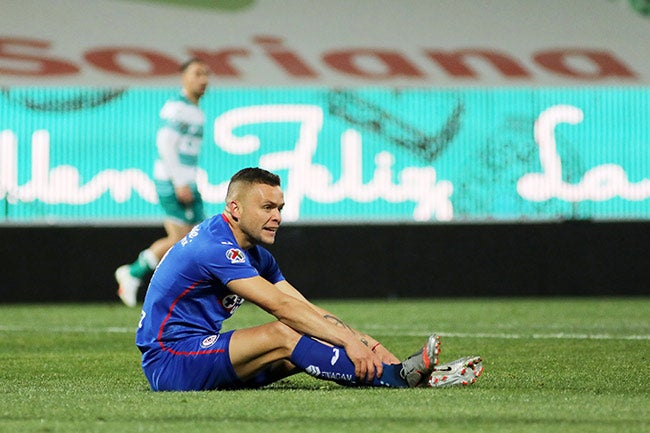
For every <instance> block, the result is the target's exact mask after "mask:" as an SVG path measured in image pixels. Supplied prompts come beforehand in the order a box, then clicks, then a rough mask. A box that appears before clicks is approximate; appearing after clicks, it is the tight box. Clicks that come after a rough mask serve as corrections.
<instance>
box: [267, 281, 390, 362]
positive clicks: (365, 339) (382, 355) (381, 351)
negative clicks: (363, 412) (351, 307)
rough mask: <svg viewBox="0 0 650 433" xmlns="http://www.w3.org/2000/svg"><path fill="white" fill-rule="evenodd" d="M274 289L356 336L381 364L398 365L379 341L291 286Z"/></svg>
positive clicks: (281, 284) (285, 285)
mask: <svg viewBox="0 0 650 433" xmlns="http://www.w3.org/2000/svg"><path fill="white" fill-rule="evenodd" d="M276 287H278V289H280V290H281V291H283V292H284V293H286V294H288V295H290V296H294V297H296V298H298V299H301V300H303V301H305V302H307V303H308V304H309V305H310V306H311V307H312V308H313V309H315V310H316V311H317V312H318V313H319V314H320V315H322V316H323V317H324V318H325V319H326V320H329V321H330V322H332V323H333V324H334V325H335V326H340V327H342V328H345V329H348V330H349V331H350V332H352V333H353V334H354V335H356V336H357V338H358V339H359V341H361V343H363V344H364V345H366V346H367V347H369V348H370V349H371V350H372V351H373V352H374V353H375V354H376V355H377V356H378V357H379V359H380V360H381V362H383V363H384V364H399V363H400V360H399V358H397V357H396V356H395V355H393V354H392V353H391V352H390V351H389V350H388V349H386V348H385V347H384V346H383V345H382V344H381V343H380V342H379V341H377V340H375V339H374V338H373V337H371V336H370V335H367V334H364V333H363V332H360V331H358V330H356V329H354V328H352V327H351V326H349V325H348V324H347V323H345V322H343V320H341V319H339V318H338V317H337V316H335V315H334V314H332V313H331V312H329V311H327V310H325V309H324V308H321V307H319V306H318V305H315V304H312V303H311V302H309V301H308V300H307V299H306V298H305V297H304V296H303V295H302V293H300V292H299V291H298V289H296V288H295V287H293V286H292V285H291V283H289V282H288V281H286V280H285V281H280V282H278V283H276Z"/></svg>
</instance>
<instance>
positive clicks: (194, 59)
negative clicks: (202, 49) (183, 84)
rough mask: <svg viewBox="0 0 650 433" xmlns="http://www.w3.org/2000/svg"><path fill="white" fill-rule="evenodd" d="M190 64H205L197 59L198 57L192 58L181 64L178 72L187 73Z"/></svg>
mask: <svg viewBox="0 0 650 433" xmlns="http://www.w3.org/2000/svg"><path fill="white" fill-rule="evenodd" d="M192 63H205V62H204V61H203V60H201V59H199V58H198V57H192V58H190V59H187V60H186V61H184V62H183V63H181V66H180V68H178V72H181V73H183V72H185V71H187V68H189V67H190V65H191V64H192Z"/></svg>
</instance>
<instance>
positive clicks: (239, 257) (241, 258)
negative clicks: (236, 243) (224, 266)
mask: <svg viewBox="0 0 650 433" xmlns="http://www.w3.org/2000/svg"><path fill="white" fill-rule="evenodd" d="M226 258H227V259H228V260H230V263H244V262H245V261H246V256H245V255H244V252H243V251H242V250H240V249H239V248H230V249H229V250H228V251H226Z"/></svg>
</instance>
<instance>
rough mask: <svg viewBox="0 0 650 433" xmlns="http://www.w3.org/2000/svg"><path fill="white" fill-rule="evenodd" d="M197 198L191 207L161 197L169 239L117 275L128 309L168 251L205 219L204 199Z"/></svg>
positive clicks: (141, 253) (119, 288)
mask: <svg viewBox="0 0 650 433" xmlns="http://www.w3.org/2000/svg"><path fill="white" fill-rule="evenodd" d="M195 196H196V198H197V199H196V200H195V202H194V203H192V205H190V206H189V207H188V206H185V205H183V204H182V203H180V202H179V201H178V200H177V199H176V197H175V196H174V195H159V200H160V205H161V206H162V208H163V210H164V211H165V214H166V216H167V217H166V219H165V221H164V223H163V225H164V227H165V232H166V236H165V237H163V238H160V239H158V240H156V241H155V242H153V243H152V244H151V245H150V246H149V247H148V248H147V249H145V250H143V251H141V252H140V253H139V254H138V257H137V259H136V260H135V261H134V262H133V263H131V264H128V265H123V266H120V267H119V268H117V270H116V271H115V279H116V280H117V283H118V291H117V294H118V296H119V297H120V299H121V300H122V302H124V304H125V305H127V306H129V307H133V306H135V305H136V303H137V295H138V289H139V288H140V285H141V284H142V280H143V279H144V278H145V277H146V276H147V275H149V274H150V273H151V272H153V270H154V269H156V266H157V265H158V262H160V260H161V259H162V257H163V256H164V255H165V253H166V252H167V250H169V249H170V248H171V247H172V246H173V245H174V244H175V243H176V242H178V241H179V240H181V239H182V238H183V236H185V235H186V234H187V233H189V231H190V230H191V229H192V227H193V226H194V225H195V224H196V223H198V222H200V221H202V220H203V219H204V218H205V213H204V210H203V201H202V200H201V198H200V197H201V196H200V195H199V194H198V192H196V193H195Z"/></svg>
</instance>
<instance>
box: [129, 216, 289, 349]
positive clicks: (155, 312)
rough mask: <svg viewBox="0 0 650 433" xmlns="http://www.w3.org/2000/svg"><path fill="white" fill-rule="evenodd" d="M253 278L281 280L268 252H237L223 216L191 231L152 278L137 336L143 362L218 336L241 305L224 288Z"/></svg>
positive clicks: (173, 249) (159, 266)
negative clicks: (184, 343) (177, 345)
mask: <svg viewBox="0 0 650 433" xmlns="http://www.w3.org/2000/svg"><path fill="white" fill-rule="evenodd" d="M258 275H259V276H261V277H263V278H264V279H266V280H268V281H269V282H271V283H272V284H274V283H277V282H278V281H281V280H284V276H283V275H282V272H281V271H280V269H279V267H278V264H277V262H276V261H275V258H274V257H273V256H272V255H271V253H270V252H269V251H267V250H266V249H264V248H262V247H260V246H254V247H252V248H250V249H248V250H246V251H244V250H243V249H242V248H240V247H239V245H238V244H237V241H236V240H235V237H234V235H233V233H232V231H231V229H230V227H229V225H228V223H227V221H226V220H225V217H224V216H223V215H215V216H213V217H211V218H209V219H207V220H205V221H204V222H203V223H201V224H200V225H198V226H196V227H194V228H193V229H192V231H191V232H190V233H188V234H187V235H186V236H185V237H184V238H183V239H181V240H180V241H179V242H178V243H176V245H174V246H173V247H172V248H171V249H170V250H169V251H168V253H167V254H166V256H165V257H164V258H163V260H162V261H161V262H160V264H159V265H158V268H157V269H156V271H155V273H154V275H153V277H152V278H151V283H150V284H149V288H148V289H147V294H146V296H145V300H144V305H143V307H142V315H141V319H140V323H139V325H138V330H137V333H136V344H137V346H138V348H139V349H140V351H141V352H142V353H143V354H144V355H143V361H146V358H147V356H148V355H153V353H155V352H158V351H159V350H164V349H165V344H166V343H174V342H177V341H181V340H183V339H187V338H192V337H200V336H213V335H218V334H219V332H220V331H221V327H222V323H223V321H224V320H226V319H228V318H229V317H230V316H232V315H233V314H234V312H235V310H236V309H237V308H238V307H239V306H240V305H241V304H242V302H243V301H244V300H243V299H242V298H241V297H239V296H237V295H235V294H234V293H232V292H231V291H230V290H228V287H227V286H226V284H228V282H230V281H232V280H237V279H241V278H250V277H255V276H258Z"/></svg>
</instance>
